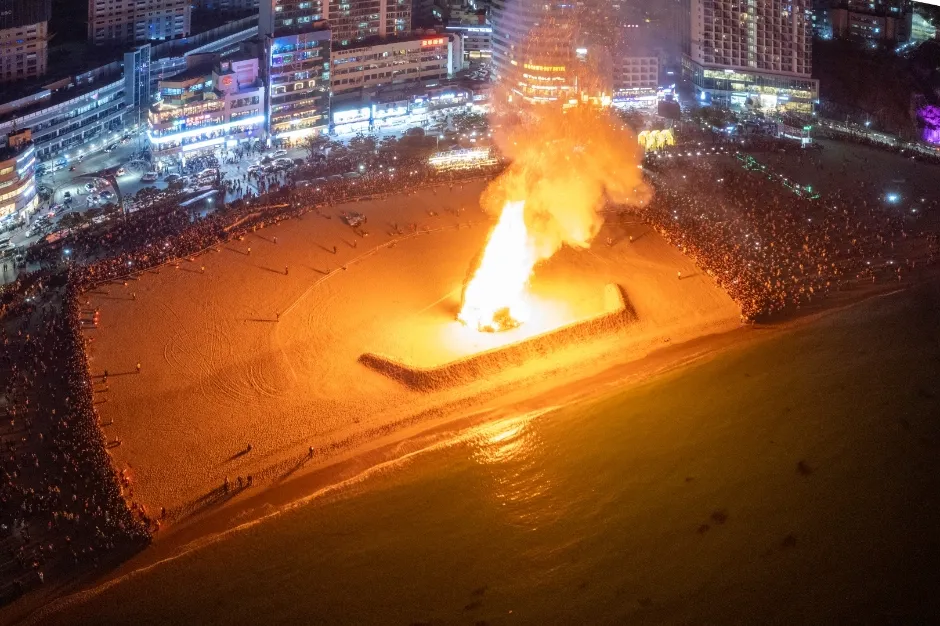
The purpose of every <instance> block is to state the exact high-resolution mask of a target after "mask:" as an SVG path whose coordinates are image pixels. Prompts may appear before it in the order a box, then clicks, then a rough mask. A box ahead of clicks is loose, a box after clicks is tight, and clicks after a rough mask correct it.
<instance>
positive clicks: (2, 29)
mask: <svg viewBox="0 0 940 626" xmlns="http://www.w3.org/2000/svg"><path fill="white" fill-rule="evenodd" d="M51 17H52V0H0V83H9V82H13V81H17V80H24V79H28V78H36V77H39V76H44V75H45V73H46V69H47V62H48V58H49V47H48V46H49V31H48V28H49V19H50V18H51Z"/></svg>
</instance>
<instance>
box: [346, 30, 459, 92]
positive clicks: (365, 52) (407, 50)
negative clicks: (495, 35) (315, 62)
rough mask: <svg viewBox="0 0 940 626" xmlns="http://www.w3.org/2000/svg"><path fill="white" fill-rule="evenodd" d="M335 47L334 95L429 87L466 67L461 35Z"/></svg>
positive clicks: (412, 38)
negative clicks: (403, 86) (420, 85)
mask: <svg viewBox="0 0 940 626" xmlns="http://www.w3.org/2000/svg"><path fill="white" fill-rule="evenodd" d="M362 44H364V45H355V46H348V47H334V48H333V54H332V58H331V60H330V87H331V89H332V93H333V94H334V95H339V94H345V93H349V92H352V91H361V90H370V89H377V88H381V87H385V86H388V85H394V84H400V83H407V82H421V83H423V84H429V83H434V82H440V81H442V80H446V79H448V78H453V76H454V74H455V73H457V72H458V71H460V69H461V67H462V66H463V52H462V50H461V44H462V40H461V38H460V36H459V35H456V34H446V35H431V36H426V37H406V38H398V39H384V40H382V39H377V40H374V41H371V42H362Z"/></svg>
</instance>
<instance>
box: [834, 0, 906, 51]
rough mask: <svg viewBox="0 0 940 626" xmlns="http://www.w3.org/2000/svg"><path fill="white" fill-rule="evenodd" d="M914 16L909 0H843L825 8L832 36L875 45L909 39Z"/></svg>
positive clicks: (901, 41)
mask: <svg viewBox="0 0 940 626" xmlns="http://www.w3.org/2000/svg"><path fill="white" fill-rule="evenodd" d="M913 16H914V7H913V4H912V3H911V1H910V0H864V2H862V1H860V0H844V1H843V2H839V3H837V4H835V6H833V7H831V8H830V9H829V10H828V20H829V23H830V25H831V28H832V34H833V36H835V37H840V38H846V39H855V40H863V41H866V42H870V43H873V44H875V45H877V44H878V43H887V44H895V43H904V42H906V41H908V40H909V39H910V38H911V29H912V21H913Z"/></svg>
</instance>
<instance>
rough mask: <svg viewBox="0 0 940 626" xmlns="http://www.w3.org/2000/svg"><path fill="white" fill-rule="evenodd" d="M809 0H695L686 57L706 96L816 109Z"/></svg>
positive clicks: (754, 104)
mask: <svg viewBox="0 0 940 626" xmlns="http://www.w3.org/2000/svg"><path fill="white" fill-rule="evenodd" d="M810 4H811V3H810V0H750V1H749V2H741V1H740V0H693V1H692V16H691V30H692V36H691V53H690V54H689V55H688V57H687V58H686V59H685V60H684V63H686V64H687V71H688V73H689V74H691V76H692V83H693V85H694V86H695V89H696V93H697V94H698V96H699V98H700V99H701V100H702V101H703V102H710V101H714V102H718V103H721V104H725V105H736V106H745V105H746V106H751V107H754V108H759V109H764V110H776V109H792V110H799V111H804V112H809V111H811V110H812V108H813V105H814V103H815V101H816V99H817V97H818V94H819V82H818V81H816V80H814V79H813V78H812V37H813V32H812V14H811V11H810Z"/></svg>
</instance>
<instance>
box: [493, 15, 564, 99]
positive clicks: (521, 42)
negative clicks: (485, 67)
mask: <svg viewBox="0 0 940 626" xmlns="http://www.w3.org/2000/svg"><path fill="white" fill-rule="evenodd" d="M491 20H492V25H493V33H492V46H493V53H492V54H493V57H492V58H493V71H494V73H495V75H496V79H497V80H498V81H499V84H500V86H501V89H502V91H503V92H504V95H505V97H507V98H509V99H516V98H519V99H521V100H523V101H525V102H532V103H536V102H538V103H550V102H559V103H565V102H568V101H570V100H572V99H574V96H575V91H576V84H575V82H576V81H575V72H574V70H575V67H574V63H575V59H574V35H575V32H576V29H575V25H576V21H577V7H576V6H575V5H574V4H573V3H569V2H563V1H557V0H493V2H492V9H491Z"/></svg>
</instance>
